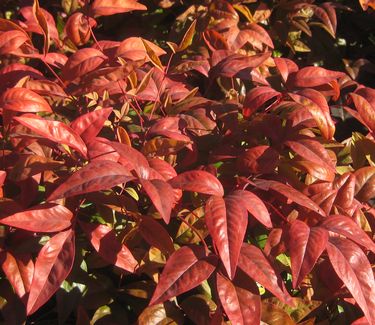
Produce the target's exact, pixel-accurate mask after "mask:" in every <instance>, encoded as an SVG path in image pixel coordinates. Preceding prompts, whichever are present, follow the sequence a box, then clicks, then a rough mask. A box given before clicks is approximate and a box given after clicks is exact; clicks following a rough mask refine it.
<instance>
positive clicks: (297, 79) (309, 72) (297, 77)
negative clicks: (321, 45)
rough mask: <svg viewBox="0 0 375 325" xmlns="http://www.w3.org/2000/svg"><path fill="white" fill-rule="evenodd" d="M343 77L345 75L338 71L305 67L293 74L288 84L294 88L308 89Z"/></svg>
mask: <svg viewBox="0 0 375 325" xmlns="http://www.w3.org/2000/svg"><path fill="white" fill-rule="evenodd" d="M343 76H345V73H343V72H339V71H332V70H327V69H324V68H321V67H305V68H302V69H301V70H299V71H297V72H296V73H295V74H293V76H291V78H290V80H289V82H291V83H292V84H293V85H294V86H295V87H301V88H305V87H306V88H308V87H316V86H321V85H324V84H327V83H329V82H331V81H333V80H336V79H338V78H341V77H343Z"/></svg>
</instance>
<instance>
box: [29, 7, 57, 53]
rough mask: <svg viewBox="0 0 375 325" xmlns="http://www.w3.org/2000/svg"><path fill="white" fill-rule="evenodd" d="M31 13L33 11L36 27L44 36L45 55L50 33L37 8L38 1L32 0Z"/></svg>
mask: <svg viewBox="0 0 375 325" xmlns="http://www.w3.org/2000/svg"><path fill="white" fill-rule="evenodd" d="M32 11H33V16H34V19H35V21H36V23H37V25H39V27H40V29H41V30H42V33H43V36H44V46H43V54H44V55H46V54H47V53H48V50H49V46H50V35H49V34H50V32H49V26H48V23H47V19H46V17H45V16H44V14H43V12H42V10H41V8H40V6H39V1H38V0H34V4H33V7H32ZM53 27H55V26H54V24H53Z"/></svg>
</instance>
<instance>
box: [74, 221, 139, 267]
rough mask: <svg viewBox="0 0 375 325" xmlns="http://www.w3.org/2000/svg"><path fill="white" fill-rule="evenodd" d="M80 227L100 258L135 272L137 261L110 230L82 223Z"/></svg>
mask: <svg viewBox="0 0 375 325" xmlns="http://www.w3.org/2000/svg"><path fill="white" fill-rule="evenodd" d="M80 226H81V228H82V229H83V230H84V232H85V233H86V236H87V237H88V238H89V240H90V242H91V244H92V246H93V247H94V248H95V250H96V251H97V252H98V254H99V255H100V257H101V258H103V259H104V260H105V261H107V262H108V263H111V264H113V265H116V266H117V267H119V268H121V269H123V270H125V271H128V272H131V273H134V272H135V270H136V268H137V267H138V262H137V260H136V259H135V258H134V256H133V254H132V253H131V251H130V250H129V248H127V247H126V246H125V245H123V244H121V243H120V242H119V240H118V239H117V238H116V234H115V232H114V230H113V229H112V228H110V227H108V226H105V225H96V224H91V223H86V222H82V221H81V222H80Z"/></svg>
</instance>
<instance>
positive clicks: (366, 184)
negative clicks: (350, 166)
mask: <svg viewBox="0 0 375 325" xmlns="http://www.w3.org/2000/svg"><path fill="white" fill-rule="evenodd" d="M354 175H355V180H356V182H355V196H356V198H357V199H358V200H361V201H362V202H367V201H369V200H370V199H372V198H373V197H375V186H374V185H375V167H374V166H366V167H362V168H360V169H358V170H356V171H355V173H354Z"/></svg>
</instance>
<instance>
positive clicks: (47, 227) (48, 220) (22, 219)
mask: <svg viewBox="0 0 375 325" xmlns="http://www.w3.org/2000/svg"><path fill="white" fill-rule="evenodd" d="M72 218H73V213H72V212H71V211H70V210H68V209H67V208H65V207H64V206H62V205H57V204H52V203H46V204H40V205H36V206H34V207H32V208H31V209H28V210H25V211H22V212H18V213H15V214H13V215H10V216H7V217H5V218H2V219H0V223H1V224H3V225H8V226H10V227H15V228H20V229H25V230H28V231H32V232H58V231H61V230H64V229H66V228H68V227H70V225H71V219H72Z"/></svg>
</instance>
